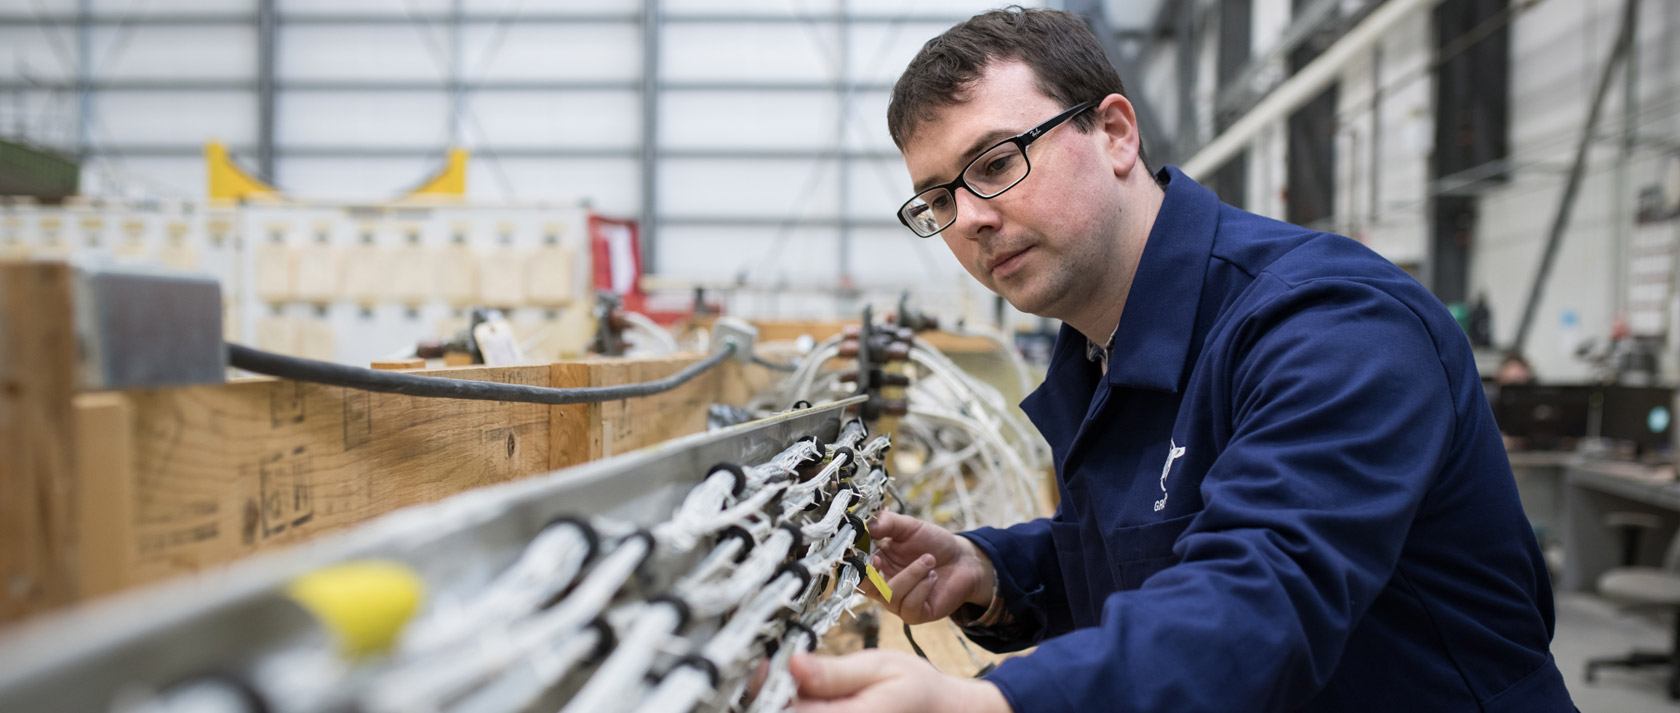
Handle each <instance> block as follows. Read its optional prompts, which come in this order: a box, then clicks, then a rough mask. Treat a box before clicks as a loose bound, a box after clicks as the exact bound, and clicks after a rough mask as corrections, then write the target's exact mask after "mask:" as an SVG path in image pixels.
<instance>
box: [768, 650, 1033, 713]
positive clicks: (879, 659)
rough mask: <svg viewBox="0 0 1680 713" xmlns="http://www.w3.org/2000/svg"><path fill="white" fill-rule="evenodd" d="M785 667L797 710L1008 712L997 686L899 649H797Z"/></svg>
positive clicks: (842, 712)
mask: <svg viewBox="0 0 1680 713" xmlns="http://www.w3.org/2000/svg"><path fill="white" fill-rule="evenodd" d="M788 670H789V671H790V672H791V673H792V674H793V680H795V681H797V682H798V683H799V701H798V704H797V705H796V706H795V707H794V710H795V711H797V713H898V712H899V711H903V712H904V713H944V712H946V711H949V712H950V713H1010V709H1009V702H1008V701H1006V700H1004V698H1003V692H1002V691H999V690H998V687H997V686H994V685H992V684H990V683H986V682H985V681H976V680H973V679H967V678H957V677H955V676H947V675H945V674H943V673H940V672H939V670H938V669H936V668H934V667H933V665H932V664H929V663H928V662H926V661H923V660H922V659H919V658H916V657H915V656H911V655H910V654H906V653H901V652H898V651H886V650H882V649H866V650H863V651H859V652H857V653H855V654H848V655H846V656H811V655H806V654H799V655H796V656H794V657H793V659H792V660H790V661H789V662H788Z"/></svg>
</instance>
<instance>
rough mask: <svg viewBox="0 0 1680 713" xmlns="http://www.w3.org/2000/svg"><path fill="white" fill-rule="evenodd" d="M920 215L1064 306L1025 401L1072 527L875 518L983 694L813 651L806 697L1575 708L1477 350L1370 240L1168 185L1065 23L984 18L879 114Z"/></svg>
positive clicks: (878, 661) (797, 666) (916, 604)
mask: <svg viewBox="0 0 1680 713" xmlns="http://www.w3.org/2000/svg"><path fill="white" fill-rule="evenodd" d="M888 123H889V128H890V129H891V131H892V134H893V138H894V140H895V142H896V143H897V144H898V146H899V148H900V150H901V151H902V152H903V154H904V160H905V162H906V164H907V165H908V167H909V170H910V175H911V178H912V179H913V180H914V182H915V189H916V191H917V195H916V197H915V198H913V199H911V200H910V201H909V202H907V203H906V204H905V205H904V207H903V209H902V210H901V212H900V217H901V219H902V220H903V221H904V222H905V224H906V225H907V226H908V227H910V228H911V229H912V230H914V231H916V232H917V233H918V234H920V235H924V236H928V235H933V234H937V235H939V236H940V237H941V238H943V239H944V241H945V244H946V245H947V246H948V247H949V248H950V249H951V252H952V253H953V254H954V255H956V257H957V259H958V260H959V261H961V262H962V264H963V266H964V267H965V268H967V269H968V271H969V273H970V274H972V275H973V276H974V277H975V279H977V280H979V281H980V282H981V283H983V284H985V285H986V287H988V288H990V289H991V290H993V291H995V292H997V293H998V294H1000V295H1002V296H1003V297H1004V298H1006V299H1008V300H1009V301H1010V303H1011V304H1013V305H1015V306H1016V307H1017V308H1019V309H1021V310H1022V311H1025V312H1029V313H1032V314H1037V315H1042V316H1046V317H1054V318H1057V319H1060V320H1062V321H1063V322H1064V323H1065V325H1066V326H1065V327H1064V328H1063V329H1062V332H1061V335H1060V338H1059V340H1058V342H1057V345H1056V349H1055V353H1054V356H1053V357H1052V360H1051V365H1050V371H1049V374H1048V377H1047V378H1046V380H1045V383H1044V385H1043V386H1042V387H1040V388H1039V389H1038V390H1037V391H1036V392H1034V393H1033V394H1032V395H1031V396H1029V397H1028V398H1027V399H1026V401H1025V402H1023V404H1022V406H1023V408H1024V409H1025V410H1026V411H1027V413H1028V415H1029V416H1031V417H1032V419H1033V422H1034V423H1035V424H1036V425H1037V426H1038V427H1039V429H1040V430H1041V431H1043V433H1044V435H1045V437H1046V439H1047V440H1048V441H1049V442H1050V444H1051V448H1052V450H1053V452H1054V455H1055V463H1056V471H1057V484H1058V486H1059V488H1060V492H1061V503H1062V504H1061V506H1060V508H1059V509H1058V511H1057V513H1056V515H1055V516H1054V517H1052V518H1049V519H1040V520H1035V521H1033V522H1028V523H1024V524H1020V525H1016V526H1014V527H1010V528H1008V529H1002V530H1000V529H993V528H982V529H980V530H976V531H973V532H967V533H963V534H962V535H961V536H958V535H953V534H951V533H948V532H945V531H944V530H942V529H940V528H938V527H936V526H932V525H928V524H925V523H921V522H919V521H916V520H913V519H910V518H905V517H895V516H891V515H883V516H881V518H880V519H879V520H877V521H876V522H875V523H874V524H873V525H872V526H871V530H872V532H874V534H875V535H876V537H877V538H878V541H880V542H881V543H882V552H881V555H880V557H879V559H878V560H877V561H878V566H880V567H881V568H882V569H883V570H884V571H885V574H886V575H887V576H888V577H889V579H888V583H889V585H890V586H891V588H892V590H893V592H894V596H893V598H892V601H891V602H890V603H888V604H887V606H888V608H889V609H891V610H892V611H894V612H896V613H898V614H899V615H900V616H902V617H903V618H904V619H905V620H906V621H908V622H911V623H919V622H925V621H931V620H936V619H939V618H941V617H945V616H955V618H956V619H957V621H958V622H959V623H960V624H963V625H964V627H965V630H966V631H967V632H968V634H969V636H970V637H971V638H973V639H974V640H975V641H977V642H979V643H981V644H982V645H985V646H986V647H988V648H990V649H993V650H996V651H1013V650H1019V649H1022V648H1026V647H1028V646H1036V647H1037V649H1036V650H1035V651H1034V652H1033V653H1031V654H1029V655H1026V656H1023V657H1018V658H1014V659H1010V660H1008V661H1005V662H1004V663H1003V664H1002V665H1000V666H999V667H998V668H997V669H996V670H995V671H994V672H992V673H991V674H989V675H988V676H987V678H986V679H985V680H983V681H970V680H966V679H958V678H954V677H948V676H944V675H942V674H939V673H938V672H937V671H935V670H933V669H932V667H930V666H928V665H927V664H925V663H922V662H921V661H919V660H917V659H915V658H913V657H909V656H906V655H903V654H898V653H894V652H863V653H860V654H853V655H850V656H845V657H838V658H825V657H799V658H796V659H795V660H794V663H793V673H794V675H795V677H796V678H797V679H798V681H799V683H800V696H801V698H800V702H799V710H800V711H869V712H871V713H882V712H884V711H945V710H949V711H962V713H981V712H983V711H1005V710H1010V709H1013V710H1015V711H1021V712H1023V713H1024V712H1027V711H1076V710H1077V711H1098V710H1101V711H1175V712H1185V711H1246V712H1255V711H1362V712H1363V711H1406V712H1408V713H1411V712H1420V711H1428V712H1443V711H1488V712H1492V713H1502V712H1506V711H1522V712H1524V713H1541V712H1550V711H1570V710H1573V706H1572V705H1571V703H1570V699H1569V694H1568V692H1567V691H1566V690H1565V689H1564V684H1563V679H1562V677H1561V676H1560V675H1559V673H1558V670H1557V667H1556V665H1555V664H1554V662H1553V661H1552V659H1551V656H1550V654H1549V653H1548V648H1549V645H1550V640H1551V635H1552V625H1553V620H1552V599H1551V590H1550V586H1549V584H1548V582H1547V579H1546V570H1545V567H1544V566H1543V564H1542V560H1541V557H1540V552H1539V549H1538V547H1537V546H1536V544H1535V541H1534V537H1533V534H1532V532H1531V531H1530V529H1529V527H1528V525H1527V522H1526V520H1525V519H1524V517H1523V513H1522V510H1521V507H1520V505H1519V504H1518V501H1517V494H1516V490H1515V487H1514V485H1513V479H1512V477H1511V472H1510V466H1509V463H1508V462H1507V460H1506V457H1505V453H1504V450H1503V449H1502V447H1501V443H1500V439H1499V433H1498V430H1497V429H1496V428H1495V426H1494V422H1493V418H1492V415H1491V413H1490V411H1489V409H1488V405H1487V402H1486V399H1485V397H1484V396H1483V395H1482V390H1481V384H1480V380H1479V379H1478V378H1477V374H1476V369H1475V365H1474V363H1473V361H1472V359H1471V353H1470V345H1469V343H1468V342H1467V340H1466V339H1465V337H1464V335H1463V334H1462V333H1461V332H1460V330H1459V328H1458V327H1457V325H1456V324H1455V322H1454V321H1453V319H1452V317H1451V316H1450V315H1449V314H1448V313H1447V311H1446V309H1445V308H1444V307H1443V306H1442V305H1441V303H1440V302H1439V301H1438V300H1436V299H1435V297H1434V296H1432V295H1431V294H1430V293H1429V292H1428V291H1426V290H1425V289H1424V288H1423V287H1421V286H1420V285H1418V284H1417V282H1416V281H1414V280H1412V279H1411V278H1410V277H1409V276H1407V275H1406V274H1405V273H1404V272H1402V271H1401V270H1399V269H1398V268H1396V267H1395V266H1394V265H1392V264H1390V263H1388V262H1386V261H1384V260H1383V259H1382V258H1381V257H1379V256H1377V255H1376V254H1374V253H1372V252H1370V251H1369V250H1367V249H1365V248H1364V247H1362V246H1360V245H1359V244H1358V243H1356V242H1354V241H1352V240H1349V239H1347V238H1344V237H1339V236H1334V235H1327V234H1323V233H1315V232H1313V231H1309V230H1306V229H1304V228H1299V227H1296V226H1293V225H1288V224H1285V223H1281V222H1277V221H1273V220H1269V219H1266V218H1261V217H1259V216H1255V215H1251V214H1248V213H1244V212H1242V211H1239V210H1237V209H1234V208H1230V207H1228V206H1224V205H1221V204H1220V203H1219V201H1218V199H1217V198H1216V197H1215V196H1214V195H1213V194H1212V193H1211V192H1209V191H1208V190H1206V189H1204V188H1202V187H1200V186H1198V185H1196V184H1195V183H1194V182H1192V181H1191V180H1190V179H1189V178H1188V177H1186V176H1184V175H1183V174H1182V173H1180V172H1179V171H1178V170H1177V169H1174V168H1171V167H1168V168H1166V169H1164V170H1163V171H1161V172H1159V173H1157V174H1155V175H1153V176H1152V175H1151V174H1150V172H1149V169H1148V168H1147V167H1146V166H1145V165H1144V161H1143V155H1142V149H1141V147H1140V145H1139V140H1138V126H1137V120H1136V117H1135V114H1134V112H1133V109H1132V106H1131V104H1130V102H1128V101H1127V99H1126V97H1125V94H1124V90H1123V88H1122V87H1121V83H1120V79H1119V77H1118V76H1116V75H1115V73H1114V71H1113V69H1112V68H1111V67H1110V66H1109V65H1108V63H1107V61H1106V60H1105V59H1104V57H1103V54H1102V51H1101V49H1100V48H1099V46H1098V44H1097V42H1096V39H1095V38H1094V37H1093V36H1092V35H1091V34H1090V32H1089V31H1088V30H1087V29H1086V28H1085V26H1084V24H1083V23H1082V22H1080V21H1079V20H1078V19H1077V18H1074V17H1072V16H1069V15H1066V14H1063V13H1058V12H1051V11H1037V10H1021V9H1019V8H1011V9H1007V10H1002V11H997V12H991V13H986V14H984V15H980V16H977V17H975V18H973V19H971V20H969V21H967V22H965V23H962V24H960V25H958V26H956V27H954V28H952V29H951V30H949V31H947V32H946V33H945V34H944V35H942V36H941V37H939V38H936V39H934V40H932V41H930V42H929V43H927V45H926V46H924V47H923V49H922V51H921V53H920V54H919V55H918V56H917V57H916V58H915V59H914V60H913V61H912V62H911V63H910V66H909V68H908V69H907V70H906V71H905V73H904V76H903V77H902V78H901V79H899V81H898V83H897V85H896V87H895V88H894V90H893V98H892V103H891V106H890V107H889V109H888Z"/></svg>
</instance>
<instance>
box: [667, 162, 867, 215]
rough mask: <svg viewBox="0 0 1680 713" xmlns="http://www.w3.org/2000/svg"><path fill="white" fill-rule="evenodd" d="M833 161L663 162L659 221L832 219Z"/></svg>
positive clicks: (833, 209) (833, 212)
mask: <svg viewBox="0 0 1680 713" xmlns="http://www.w3.org/2000/svg"><path fill="white" fill-rule="evenodd" d="M835 173H836V171H835V161H834V160H832V159H831V160H826V161H817V160H809V161H807V160H768V159H754V160H720V159H664V160H663V161H661V163H660V168H659V212H660V215H663V216H691V215H693V216H754V217H758V218H769V219H782V218H789V217H792V218H812V217H828V218H831V217H833V216H834V215H835V188H836V183H835Z"/></svg>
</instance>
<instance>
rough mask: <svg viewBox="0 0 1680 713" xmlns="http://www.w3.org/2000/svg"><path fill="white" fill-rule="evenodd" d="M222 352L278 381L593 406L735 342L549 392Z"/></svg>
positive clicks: (684, 375) (667, 383)
mask: <svg viewBox="0 0 1680 713" xmlns="http://www.w3.org/2000/svg"><path fill="white" fill-rule="evenodd" d="M227 348H228V364H229V365H231V366H234V367H238V368H240V369H244V370H246V371H250V372H255V373H258V374H266V375H268V376H277V377H280V378H282V379H292V380H294V381H308V382H312V383H316V384H326V385H328V386H343V387H346V388H351V389H359V390H362V391H377V392H380V393H387V394H403V395H406V396H419V397H425V398H439V399H470V400H476V401H509V402H515V403H527V404H547V405H549V406H564V405H567V404H593V403H601V402H603V401H617V400H619V399H633V398H640V397H643V396H652V395H654V394H657V393H662V392H665V391H670V390H671V389H674V388H677V387H678V386H682V385H683V384H684V383H687V382H688V380H689V379H692V378H694V377H696V376H699V375H700V374H702V373H704V372H705V371H706V370H707V369H710V368H712V367H714V366H717V365H718V363H719V362H721V361H723V360H724V359H727V358H729V356H730V355H732V354H734V353H735V350H736V349H737V346H736V344H735V343H734V342H725V343H724V345H723V348H722V349H719V350H718V351H717V352H716V353H714V354H712V355H711V356H708V357H706V358H705V359H701V360H700V361H697V362H695V363H693V364H690V365H688V366H687V367H685V368H684V369H683V370H682V371H679V372H677V373H675V374H672V375H670V376H667V377H665V378H663V379H659V380H657V381H646V382H642V383H639V384H621V385H618V386H591V387H582V388H575V389H551V388H547V387H542V386H526V385H523V384H500V383H496V382H489V381H468V380H466V379H449V378H442V377H436V376H420V375H418V374H397V373H393V372H389V371H377V370H374V369H363V368H361V367H358V366H346V365H344V364H334V363H332V362H325V361H316V360H314V359H303V358H301V357H291V356H286V355H284V354H275V353H272V352H265V351H262V350H260V349H252V348H251V347H247V346H243V345H240V344H228V345H227Z"/></svg>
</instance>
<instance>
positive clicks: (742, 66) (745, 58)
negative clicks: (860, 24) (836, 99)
mask: <svg viewBox="0 0 1680 713" xmlns="http://www.w3.org/2000/svg"><path fill="white" fill-rule="evenodd" d="M835 37H836V34H835V29H834V24H833V23H820V24H817V25H810V24H806V23H773V24H764V23H761V24H731V23H716V24H714V23H692V24H683V23H677V24H671V25H667V26H665V29H664V43H663V45H662V46H661V48H660V58H659V60H660V64H659V71H660V73H661V74H662V75H663V77H664V78H665V79H667V80H697V81H715V80H719V79H725V80H728V81H766V82H773V81H832V80H833V79H834V76H835V73H834V68H835V65H834V63H835V60H836V58H835V51H834V48H835Z"/></svg>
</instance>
